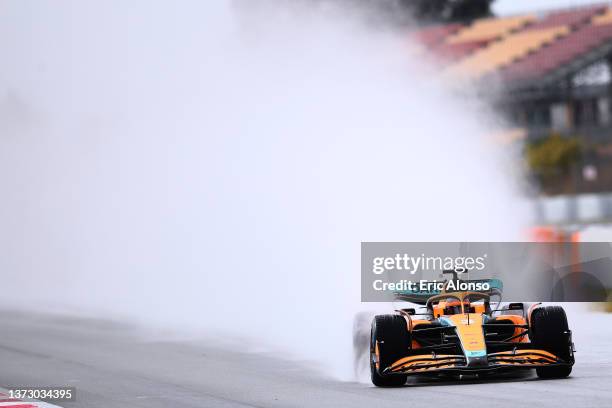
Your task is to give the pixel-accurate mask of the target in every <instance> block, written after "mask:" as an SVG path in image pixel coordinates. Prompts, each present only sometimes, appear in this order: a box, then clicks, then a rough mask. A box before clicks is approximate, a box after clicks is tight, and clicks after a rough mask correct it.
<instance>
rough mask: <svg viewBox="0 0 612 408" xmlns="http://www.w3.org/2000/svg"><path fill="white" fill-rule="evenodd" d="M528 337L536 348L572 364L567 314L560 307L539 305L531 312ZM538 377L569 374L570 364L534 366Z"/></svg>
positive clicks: (560, 376)
mask: <svg viewBox="0 0 612 408" xmlns="http://www.w3.org/2000/svg"><path fill="white" fill-rule="evenodd" d="M530 329H531V333H530V337H531V341H532V343H534V345H535V346H536V347H537V348H541V349H542V350H546V351H548V352H551V353H553V354H554V355H556V356H558V357H559V358H562V359H563V360H564V361H566V362H568V363H570V364H573V363H574V353H573V352H572V343H571V338H570V336H569V335H568V331H569V327H568V324H567V316H566V315H565V311H564V310H563V308H562V307H559V306H546V307H539V308H537V309H535V310H534V311H533V312H532V313H531V321H530ZM536 372H537V374H538V377H540V378H563V377H567V376H568V375H570V373H571V372H572V366H571V365H569V366H559V367H540V368H536Z"/></svg>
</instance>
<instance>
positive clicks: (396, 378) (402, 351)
mask: <svg viewBox="0 0 612 408" xmlns="http://www.w3.org/2000/svg"><path fill="white" fill-rule="evenodd" d="M370 339H371V340H370V372H371V375H372V383H373V384H374V385H376V386H377V387H399V386H401V385H404V384H405V383H406V379H407V377H408V376H407V375H399V374H397V375H387V376H382V375H380V372H381V371H382V370H384V369H385V368H387V367H389V366H390V365H391V364H393V363H394V362H396V361H397V360H399V359H400V358H402V357H404V356H405V355H406V354H407V351H408V349H410V344H411V340H410V333H409V332H408V329H407V327H406V320H405V319H404V318H403V317H402V316H398V315H379V316H376V317H374V321H373V322H372V331H371V336H370ZM377 346H378V356H379V364H378V368H377V367H376V347H377Z"/></svg>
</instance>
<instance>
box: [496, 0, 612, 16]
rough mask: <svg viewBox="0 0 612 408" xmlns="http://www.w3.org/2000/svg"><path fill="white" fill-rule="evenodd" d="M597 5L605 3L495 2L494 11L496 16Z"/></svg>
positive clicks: (558, 0)
mask: <svg viewBox="0 0 612 408" xmlns="http://www.w3.org/2000/svg"><path fill="white" fill-rule="evenodd" d="M597 3H599V4H601V3H607V2H606V1H599V2H598V1H597V0H496V1H495V3H494V10H495V12H496V13H497V14H514V13H521V12H526V11H527V12H528V11H540V10H547V9H552V8H564V7H572V6H582V5H588V4H597Z"/></svg>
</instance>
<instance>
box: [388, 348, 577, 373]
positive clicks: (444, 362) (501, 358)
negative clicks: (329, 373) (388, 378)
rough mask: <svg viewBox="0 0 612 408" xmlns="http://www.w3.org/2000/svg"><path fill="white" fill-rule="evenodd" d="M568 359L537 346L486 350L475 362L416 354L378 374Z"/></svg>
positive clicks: (471, 369)
mask: <svg viewBox="0 0 612 408" xmlns="http://www.w3.org/2000/svg"><path fill="white" fill-rule="evenodd" d="M568 365H572V362H569V361H564V360H562V359H560V358H559V357H557V356H555V355H554V354H552V353H550V352H548V351H544V350H539V349H520V350H511V351H501V352H496V353H490V354H487V356H486V358H482V359H480V360H479V361H478V362H477V363H476V364H473V363H472V364H470V365H468V364H467V359H466V358H465V356H464V355H462V354H457V355H453V354H439V355H438V354H436V353H431V354H420V355H413V356H407V357H404V358H401V359H399V360H398V361H396V362H395V363H393V364H391V365H390V366H389V367H387V368H385V369H384V370H382V372H381V374H382V375H392V374H404V375H406V374H409V375H410V374H426V373H444V372H447V373H458V374H478V373H487V372H497V371H506V370H511V369H521V368H537V367H551V366H568Z"/></svg>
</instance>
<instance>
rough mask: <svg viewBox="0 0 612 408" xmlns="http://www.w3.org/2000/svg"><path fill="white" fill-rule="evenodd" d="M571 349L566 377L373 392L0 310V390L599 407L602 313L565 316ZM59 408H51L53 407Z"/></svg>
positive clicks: (111, 328) (170, 401)
mask: <svg viewBox="0 0 612 408" xmlns="http://www.w3.org/2000/svg"><path fill="white" fill-rule="evenodd" d="M569 315H570V323H571V325H572V326H573V327H572V329H573V330H574V332H575V342H576V347H577V349H578V353H577V356H576V357H577V364H576V366H575V367H574V373H573V375H572V377H571V378H569V379H565V380H548V381H544V380H539V379H537V378H536V377H535V376H534V375H527V376H525V375H523V376H514V377H510V378H502V379H498V380H495V381H478V380H469V381H466V380H464V381H459V382H455V381H440V380H427V381H425V380H418V381H417V380H411V381H410V382H409V383H408V385H407V386H405V387H402V388H395V389H378V388H374V387H372V386H371V385H369V384H361V383H351V382H340V381H336V380H333V379H331V378H326V377H325V376H324V375H322V374H320V373H317V372H316V371H314V370H311V369H308V368H306V367H305V366H302V365H300V364H297V363H295V362H289V361H283V360H279V359H275V358H273V357H272V356H271V355H269V354H243V353H237V352H230V351H228V350H227V349H224V348H222V347H212V346H211V345H210V344H208V345H207V344H206V342H204V341H197V342H196V341H189V342H186V341H164V342H159V341H151V340H148V339H147V336H146V335H143V334H142V333H138V331H137V330H135V329H133V328H131V327H130V326H127V325H122V324H118V323H113V322H107V321H100V320H91V319H82V318H72V317H70V318H68V317H58V316H56V315H54V316H51V315H43V314H33V313H23V312H19V313H17V312H9V311H2V312H0V327H2V334H1V336H0V386H3V387H12V386H24V385H30V386H34V385H38V386H43V385H44V386H48V385H69V386H75V387H76V389H77V401H76V402H69V403H64V404H63V406H65V407H90V408H96V407H100V408H101V407H105V408H107V407H117V408H119V407H122V408H125V407H143V408H144V407H146V408H156V407H160V408H161V407H163V408H169V407H172V408H182V407H368V408H372V407H428V406H433V405H435V406H455V405H456V404H461V403H469V406H470V407H513V408H514V407H517V406H521V405H523V406H537V407H538V408H544V407H560V406H562V407H609V406H612V357H611V356H610V354H609V353H608V354H606V353H607V352H608V351H609V345H610V344H611V343H610V342H611V337H610V336H611V335H612V315H605V314H599V313H597V314H595V313H585V312H584V311H580V310H572V309H570V313H569ZM60 405H61V404H60Z"/></svg>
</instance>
